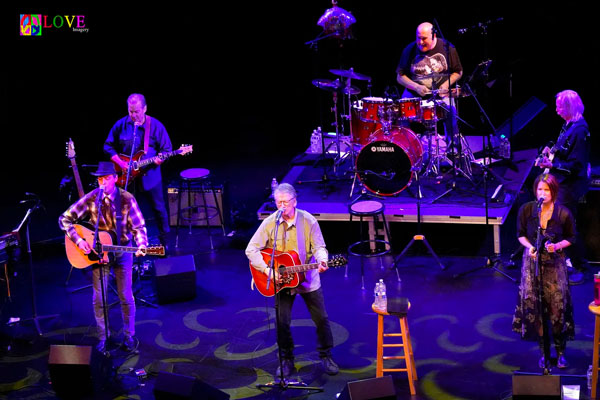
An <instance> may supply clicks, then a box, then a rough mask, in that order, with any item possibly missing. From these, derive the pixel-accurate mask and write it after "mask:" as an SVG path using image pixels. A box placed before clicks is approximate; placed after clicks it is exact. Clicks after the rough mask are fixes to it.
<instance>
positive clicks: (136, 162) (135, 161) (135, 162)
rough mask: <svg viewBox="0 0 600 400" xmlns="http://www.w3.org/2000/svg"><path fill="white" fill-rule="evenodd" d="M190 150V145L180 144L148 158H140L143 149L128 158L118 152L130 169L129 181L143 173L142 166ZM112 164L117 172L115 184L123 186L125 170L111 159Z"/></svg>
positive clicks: (142, 154) (125, 177)
mask: <svg viewBox="0 0 600 400" xmlns="http://www.w3.org/2000/svg"><path fill="white" fill-rule="evenodd" d="M192 150H193V149H192V145H181V147H179V149H177V150H173V151H167V152H164V153H159V154H157V155H155V156H154V157H150V158H145V159H142V157H143V156H144V154H145V153H144V150H140V151H138V152H137V153H135V154H134V155H133V157H132V158H130V157H129V156H126V155H124V154H119V158H120V159H121V160H122V161H125V162H126V163H127V164H128V165H129V169H130V174H129V183H131V182H133V181H134V180H135V178H137V177H138V176H140V175H141V174H143V173H144V170H143V169H142V168H144V167H146V166H148V165H150V164H152V163H154V162H155V161H158V160H163V161H164V160H166V159H167V158H170V157H173V156H176V155H182V156H183V155H186V154H188V153H191V152H192ZM113 164H115V169H116V170H117V174H118V175H119V178H118V180H117V186H119V187H121V188H125V181H126V180H127V170H124V169H122V168H121V167H119V166H118V165H117V163H115V162H114V161H113Z"/></svg>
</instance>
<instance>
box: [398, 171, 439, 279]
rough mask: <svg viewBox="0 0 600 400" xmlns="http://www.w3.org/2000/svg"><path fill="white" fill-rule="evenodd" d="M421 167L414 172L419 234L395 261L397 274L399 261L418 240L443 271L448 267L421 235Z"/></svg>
mask: <svg viewBox="0 0 600 400" xmlns="http://www.w3.org/2000/svg"><path fill="white" fill-rule="evenodd" d="M420 167H421V166H418V167H413V171H414V172H415V181H416V182H417V234H416V235H415V236H413V238H412V239H411V241H410V242H409V243H408V245H406V247H405V248H404V250H402V252H401V253H400V255H399V256H398V257H396V259H395V260H394V264H393V267H394V268H396V272H398V268H397V267H396V264H397V263H398V261H400V259H401V258H402V256H404V253H406V252H407V250H408V249H409V248H410V247H411V246H412V245H413V244H414V243H415V242H416V241H417V240H420V241H422V242H423V244H424V245H425V246H426V247H427V249H428V250H429V252H430V253H431V255H432V256H433V258H435V260H436V261H437V262H438V264H439V265H440V268H442V269H443V270H444V269H446V266H445V265H444V264H442V262H441V261H440V259H439V258H438V256H437V254H435V251H433V249H432V248H431V246H430V245H429V242H428V241H427V239H426V238H425V235H422V234H421V198H422V197H423V196H422V194H421V182H420V181H419V170H420V169H421V168H420ZM398 280H400V277H398Z"/></svg>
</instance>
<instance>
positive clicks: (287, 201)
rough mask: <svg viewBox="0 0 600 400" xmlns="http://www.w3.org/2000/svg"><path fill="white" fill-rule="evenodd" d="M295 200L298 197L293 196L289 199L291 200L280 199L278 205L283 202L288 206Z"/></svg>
mask: <svg viewBox="0 0 600 400" xmlns="http://www.w3.org/2000/svg"><path fill="white" fill-rule="evenodd" d="M294 200H296V198H295V197H292V198H291V199H289V200H280V201H278V202H277V204H278V205H282V204H283V205H284V206H286V207H287V206H289V205H290V203H291V202H292V201H294Z"/></svg>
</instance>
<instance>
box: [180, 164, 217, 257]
mask: <svg viewBox="0 0 600 400" xmlns="http://www.w3.org/2000/svg"><path fill="white" fill-rule="evenodd" d="M179 176H180V177H181V180H180V181H179V192H178V194H177V229H176V231H177V232H176V235H175V247H178V246H179V225H180V221H181V220H183V221H185V222H187V223H188V225H189V233H190V234H191V233H192V222H197V221H205V222H206V229H207V232H208V238H209V240H210V249H211V250H214V245H213V240H212V235H211V232H210V220H211V219H212V218H214V217H216V216H217V215H218V216H219V221H220V223H221V228H222V229H223V236H225V224H224V223H223V214H222V212H221V207H220V206H219V202H218V200H217V193H216V191H215V189H214V187H213V186H212V185H211V184H210V183H209V182H208V177H209V176H210V171H209V170H208V169H206V168H190V169H186V170H183V171H181V173H180V174H179ZM184 186H185V188H186V189H187V194H188V206H187V207H184V208H183V209H182V208H181V194H182V192H183V190H184ZM192 187H194V188H199V190H200V194H201V195H202V204H193V201H192ZM207 192H212V194H213V197H214V202H215V205H214V206H212V205H208V204H207V202H206V193H207Z"/></svg>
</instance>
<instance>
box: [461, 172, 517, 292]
mask: <svg viewBox="0 0 600 400" xmlns="http://www.w3.org/2000/svg"><path fill="white" fill-rule="evenodd" d="M487 175H488V169H487V168H484V169H483V198H484V199H485V201H484V203H485V227H486V232H487V231H488V230H489V229H488V228H489V225H490V224H489V201H488V195H487V181H488V180H487ZM501 264H502V260H501V259H500V258H499V257H497V256H494V257H492V256H490V255H488V256H486V260H485V264H484V265H482V266H480V267H477V268H474V269H471V270H469V271H465V272H462V273H460V274H455V275H454V278H460V277H462V276H464V275H467V274H470V273H471V272H475V271H479V270H480V269H484V268H491V269H493V270H494V271H496V272H499V273H500V274H502V275H504V276H505V277H507V278H508V279H510V280H511V281H513V282H515V283H516V282H517V280H516V279H515V278H513V277H512V276H510V275H508V274H507V273H506V272H504V271H502V270H500V269H499V268H498V265H501Z"/></svg>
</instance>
